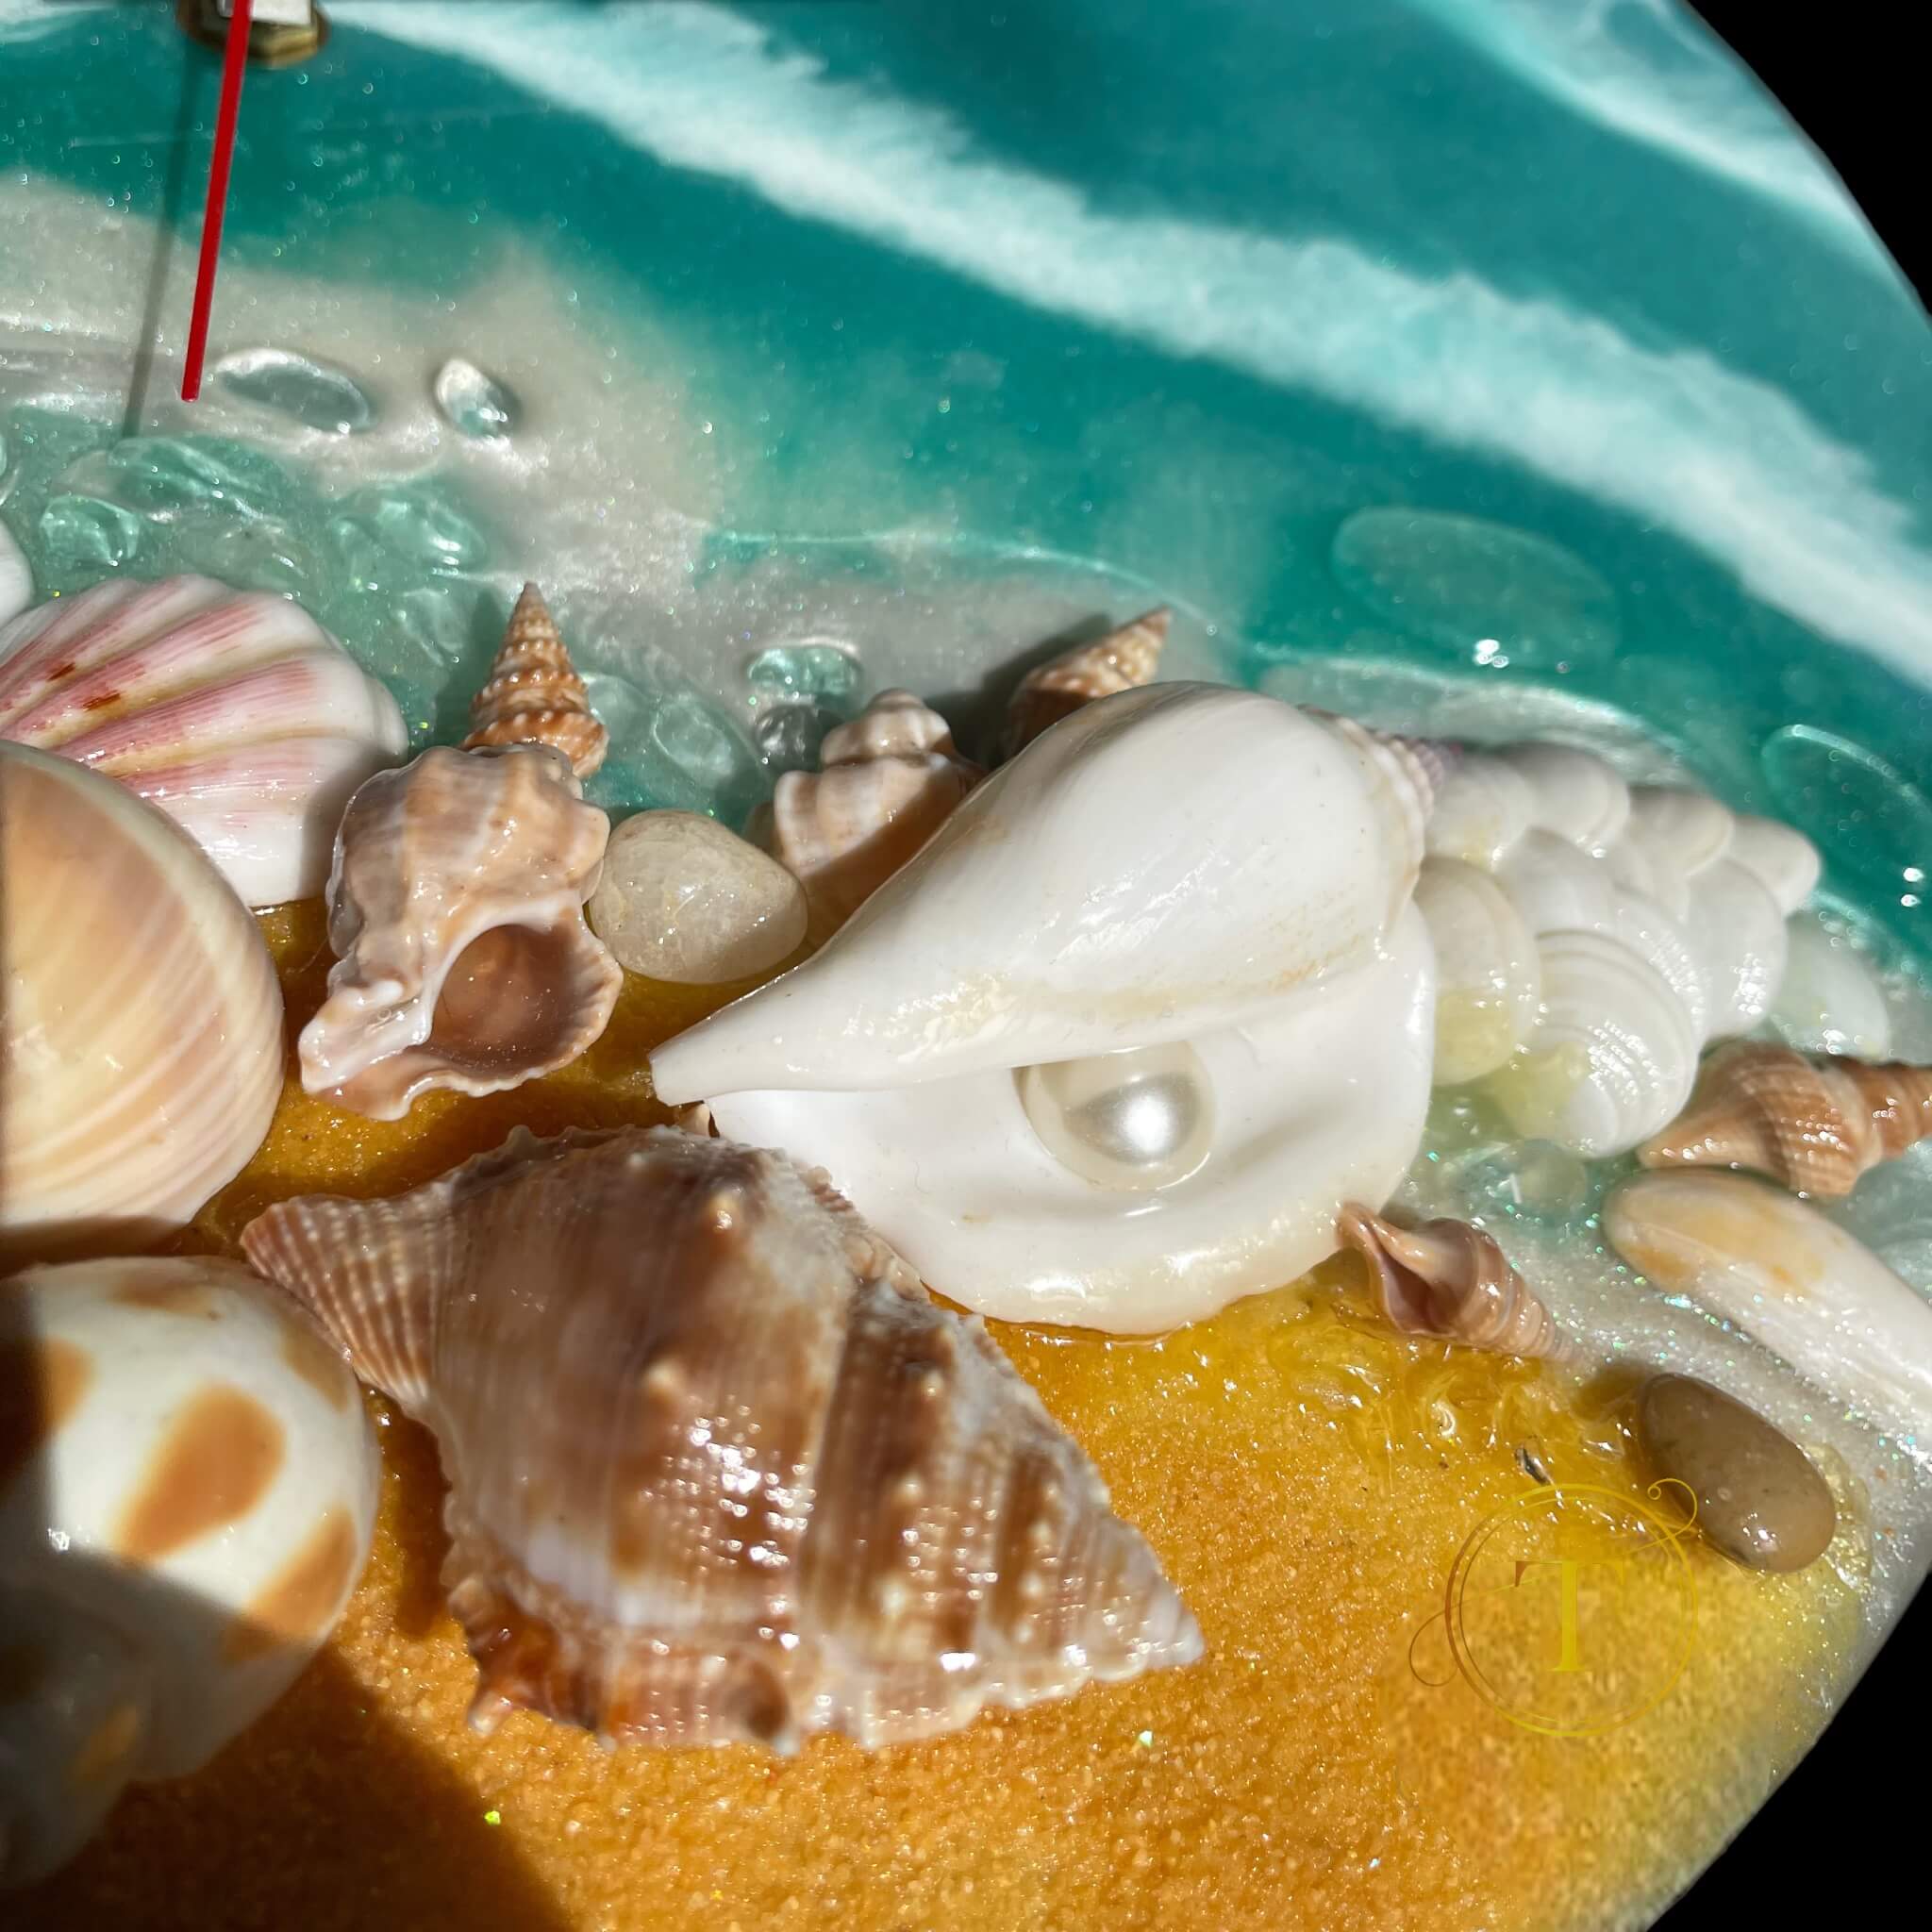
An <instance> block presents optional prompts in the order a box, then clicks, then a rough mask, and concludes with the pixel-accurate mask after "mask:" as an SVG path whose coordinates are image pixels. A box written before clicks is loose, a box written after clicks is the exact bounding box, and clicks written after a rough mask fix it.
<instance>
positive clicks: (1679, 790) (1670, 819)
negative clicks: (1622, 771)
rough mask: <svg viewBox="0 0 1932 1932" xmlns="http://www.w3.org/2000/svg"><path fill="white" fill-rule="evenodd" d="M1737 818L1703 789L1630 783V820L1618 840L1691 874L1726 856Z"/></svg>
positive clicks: (1693, 875) (1690, 875)
mask: <svg viewBox="0 0 1932 1932" xmlns="http://www.w3.org/2000/svg"><path fill="white" fill-rule="evenodd" d="M1735 823H1736V821H1735V820H1733V818H1732V817H1731V814H1730V813H1729V811H1727V810H1726V809H1725V808H1724V806H1722V805H1720V804H1719V803H1718V801H1717V800H1716V799H1714V798H1713V797H1711V795H1710V794H1709V793H1708V792H1707V791H1691V789H1690V788H1689V787H1688V786H1683V785H1638V786H1633V787H1632V788H1631V792H1630V822H1629V824H1627V825H1626V826H1625V827H1624V837H1623V841H1622V842H1623V843H1624V844H1627V845H1634V846H1636V847H1637V848H1638V849H1639V850H1640V851H1642V852H1645V853H1648V854H1650V855H1653V856H1654V858H1657V860H1658V861H1659V862H1668V863H1669V864H1670V865H1672V866H1674V868H1675V869H1676V870H1677V871H1678V872H1680V873H1682V874H1684V875H1685V876H1686V877H1687V878H1694V877H1695V876H1696V875H1697V874H1699V873H1701V872H1702V871H1703V870H1704V868H1705V867H1706V866H1707V865H1711V864H1714V863H1715V862H1716V861H1717V860H1718V859H1720V858H1723V857H1724V852H1725V850H1726V849H1727V848H1728V847H1729V845H1730V842H1731V828H1732V826H1733V824H1735Z"/></svg>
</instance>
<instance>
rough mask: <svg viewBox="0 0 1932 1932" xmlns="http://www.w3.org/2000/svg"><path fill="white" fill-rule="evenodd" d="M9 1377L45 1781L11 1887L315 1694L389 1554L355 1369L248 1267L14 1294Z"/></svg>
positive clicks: (33, 1792) (12, 1478)
mask: <svg viewBox="0 0 1932 1932" xmlns="http://www.w3.org/2000/svg"><path fill="white" fill-rule="evenodd" d="M0 1378H4V1380H5V1382H6V1383H8V1384H9V1385H10V1386H0V1401H4V1402H6V1403H7V1404H8V1407H10V1408H12V1409H13V1415H12V1417H11V1418H10V1420H13V1421H15V1422H17V1424H20V1425H23V1426H24V1436H23V1438H22V1439H21V1440H20V1441H14V1440H13V1438H12V1437H11V1436H9V1440H8V1449H9V1450H15V1449H17V1450H18V1451H19V1457H18V1459H17V1461H15V1462H13V1463H11V1464H10V1465H9V1467H8V1470H7V1471H6V1473H5V1474H4V1477H0V1592H4V1593H5V1594H6V1595H7V1598H8V1641H9V1644H13V1643H16V1642H18V1641H22V1640H25V1657H26V1659H27V1668H26V1669H25V1673H23V1671H22V1669H21V1664H22V1655H21V1653H20V1652H17V1651H16V1652H15V1653H14V1654H13V1655H11V1656H10V1657H9V1666H10V1668H9V1673H8V1677H7V1679H6V1682H5V1684H4V1685H0V1769H4V1770H7V1771H11V1772H24V1773H25V1775H9V1776H0V1883H19V1882H23V1881H25V1880H28V1879H31V1878H33V1877H35V1876H38V1875H41V1874H45V1873H46V1872H49V1871H51V1870H52V1869H53V1868H54V1867H55V1866H57V1865H58V1864H59V1863H61V1862H62V1861H63V1860H64V1859H65V1858H67V1857H70V1856H71V1855H72V1854H73V1852H74V1851H75V1849H76V1848H77V1847H78V1846H79V1844H80V1843H81V1841H82V1840H84V1839H85V1838H86V1837H87V1836H88V1834H89V1833H90V1832H91V1831H92V1829H93V1827H94V1826H95V1825H96V1824H98V1823H99V1821H100V1819H101V1818H102V1817H103V1816H104V1815H105V1813H106V1811H107V1808H108V1805H110V1804H111V1803H112V1801H113V1799H114V1797H115V1796H116V1795H117V1794H118V1792H119V1791H120V1790H122V1788H123V1787H124V1786H125V1784H126V1783H127V1782H128V1781H129V1780H130V1779H150V1778H166V1777H180V1776H183V1775H185V1774H187V1773H189V1772H192V1771H195V1770H198V1769H199V1768H200V1767H201V1766H202V1765H203V1764H205V1763H207V1761H208V1759H209V1758H210V1757H213V1756H214V1754H215V1753H216V1752H217V1751H218V1750H220V1749H221V1747H222V1746H223V1745H224V1744H225V1743H226V1742H227V1741H228V1740H229V1739H230V1738H232V1737H234V1736H235V1735H236V1734H237V1733H238V1732H240V1731H242V1729H243V1728H245V1727H246V1726H247V1725H248V1724H252V1723H253V1722H254V1721H255V1719H256V1718H257V1717H258V1716H259V1715H260V1714H261V1712H262V1711H264V1710H266V1709H267V1708H268V1707H269V1706H270V1705H271V1704H272V1703H274V1702H275V1699H276V1698H277V1697H279V1696H280V1695H281V1693H282V1692H283V1691H285V1690H286V1689H287V1688H288V1687H289V1685H290V1684H291V1683H292V1682H293V1681H294V1679H295V1677H296V1675H297V1674H298V1673H299V1672H300V1671H301V1670H302V1668H303V1666H304V1665H305V1664H306V1663H307V1662H308V1659H309V1657H311V1656H312V1655H313V1654H314V1652H315V1650H316V1647H317V1646H318V1645H319V1644H320V1643H321V1642H322V1641H323V1639H324V1638H325V1637H326V1636H327V1634H328V1632H329V1630H330V1629H331V1628H332V1627H333V1625H334V1624H335V1621H336V1619H337V1617H338V1616H339V1615H340V1614H341V1608H342V1605H343V1604H344V1602H345V1601H346V1600H347V1598H348V1594H349V1591H350V1590H351V1589H352V1588H353V1586H354V1584H355V1581H356V1578H357V1576H358V1574H359V1573H360V1571H361V1568H362V1564H363V1560H364V1558H365V1557H367V1556H368V1553H369V1540H370V1535H371V1532H372V1530H373V1527H374V1524H375V1500H376V1482H377V1462H376V1456H375V1440H374V1432H373V1430H372V1429H371V1427H370V1425H369V1418H368V1414H367V1411H366V1410H365V1409H364V1407H363V1405H362V1400H361V1397H360V1395H359V1394H358V1391H357V1389H356V1384H355V1381H354V1379H353V1377H352V1376H351V1375H350V1374H349V1372H348V1369H347V1367H346V1366H345V1365H344V1363H343V1361H342V1359H341V1356H340V1355H339V1354H338V1353H337V1351H335V1350H334V1349H332V1348H330V1347H329V1346H327V1345H326V1344H325V1342H324V1341H322V1340H321V1338H320V1337H319V1336H318V1335H317V1334H316V1332H315V1330H314V1329H313V1327H312V1326H311V1325H310V1324H309V1322H308V1318H307V1317H306V1316H304V1315H303V1314H302V1313H301V1312H300V1311H299V1310H298V1309H297V1308H296V1307H295V1306H294V1304H293V1303H292V1302H291V1301H290V1300H288V1299H287V1298H286V1297H285V1296H283V1295H282V1294H281V1293H280V1292H279V1291H275V1290H272V1289H271V1288H269V1286H268V1285H267V1284H266V1283H265V1282H262V1281H259V1280H258V1279H257V1278H256V1277H255V1276H254V1275H253V1274H250V1273H249V1272H248V1271H247V1270H246V1269H245V1268H241V1267H238V1266H236V1265H235V1264H234V1263H232V1262H227V1261H216V1260H125V1261H81V1262H75V1263H73V1264H71V1265H69V1266H66V1267H61V1268H39V1269H33V1270H30V1271H28V1272H27V1273H26V1274H22V1275H19V1276H18V1277H16V1278H15V1279H14V1280H13V1281H11V1282H9V1283H8V1284H7V1285H6V1289H5V1291H4V1292H0ZM16 1605H18V1606H19V1613H20V1614H24V1615H25V1617H26V1619H27V1627H26V1628H25V1630H21V1629H18V1628H17V1627H16V1625H15V1618H16V1614H17V1613H16V1609H15V1606H16ZM42 1640H44V1641H42ZM16 1753H18V1754H21V1755H19V1756H18V1757H15V1754H16ZM10 1759H11V1760H12V1761H10V1762H9V1760H10Z"/></svg>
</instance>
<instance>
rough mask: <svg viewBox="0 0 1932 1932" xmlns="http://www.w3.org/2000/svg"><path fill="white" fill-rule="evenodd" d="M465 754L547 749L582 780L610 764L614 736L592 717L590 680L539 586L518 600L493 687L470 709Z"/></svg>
mask: <svg viewBox="0 0 1932 1932" xmlns="http://www.w3.org/2000/svg"><path fill="white" fill-rule="evenodd" d="M470 719H471V730H470V735H469V736H468V737H467V738H466V739H464V740H463V749H464V750H465V751H478V750H484V749H488V748H490V747H492V746H497V745H506V744H547V745H549V746H550V747H551V749H552V750H554V751H560V752H561V753H562V754H563V755H564V757H565V758H568V759H569V760H570V765H571V770H572V771H574V772H575V774H577V776H578V777H579V778H588V777H589V776H590V775H591V774H592V773H593V772H595V771H596V770H597V769H598V767H599V766H601V765H602V764H603V762H604V755H605V753H606V752H607V751H608V750H609V748H610V734H609V733H608V731H607V730H606V729H605V728H604V726H603V724H602V723H601V722H600V721H599V720H598V718H597V716H596V714H595V712H593V711H592V710H591V700H590V694H589V692H588V691H587V690H586V689H585V686H584V680H583V679H582V677H580V676H579V675H577V668H576V666H575V664H574V663H573V662H572V661H571V655H570V650H569V647H568V646H567V645H566V644H565V643H564V641H563V634H562V632H561V631H559V630H558V627H557V620H556V619H555V618H554V617H552V616H551V614H550V607H549V605H547V604H546V603H545V602H544V601H543V592H542V591H541V590H540V589H539V588H538V586H537V585H536V584H534V583H525V586H524V588H523V590H522V591H521V592H520V593H519V595H518V597H517V601H516V605H515V608H513V609H512V610H511V611H510V614H509V623H508V625H506V626H505V627H504V633H503V643H502V646H501V648H500V649H499V650H498V651H497V654H496V659H495V661H494V663H492V664H491V667H490V681H489V682H488V683H487V684H485V685H484V687H483V689H482V690H481V691H478V692H477V693H476V695H475V699H474V700H473V701H472V703H471V706H470Z"/></svg>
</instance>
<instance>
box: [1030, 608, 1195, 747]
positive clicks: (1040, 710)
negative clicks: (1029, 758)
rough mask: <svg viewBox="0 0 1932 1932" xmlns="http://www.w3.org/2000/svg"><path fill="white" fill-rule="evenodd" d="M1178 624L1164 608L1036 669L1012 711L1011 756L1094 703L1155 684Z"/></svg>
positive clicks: (1168, 610)
mask: <svg viewBox="0 0 1932 1932" xmlns="http://www.w3.org/2000/svg"><path fill="white" fill-rule="evenodd" d="M1173 622H1174V612H1173V611H1172V610H1170V609H1168V608H1166V607H1165V606H1164V605H1163V606H1162V607H1161V608H1159V609H1158V610H1150V611H1148V612H1147V613H1146V615H1145V616H1143V617H1137V618H1135V620H1134V621H1133V623H1132V624H1127V625H1122V626H1121V627H1120V629H1119V630H1115V631H1109V632H1108V634H1107V636H1106V637H1104V638H1099V639H1096V640H1095V641H1093V642H1092V643H1091V644H1076V645H1075V646H1074V648H1073V649H1072V650H1071V651H1067V652H1063V653H1062V654H1061V655H1060V656H1059V657H1058V658H1054V659H1053V661H1052V662H1051V663H1047V664H1041V665H1037V666H1035V668H1034V669H1033V670H1031V671H1029V672H1028V673H1027V674H1026V675H1025V676H1024V677H1023V678H1022V679H1021V680H1020V685H1019V689H1018V690H1016V691H1014V693H1013V696H1012V701H1011V703H1010V704H1009V705H1008V708H1007V756H1008V758H1010V757H1011V756H1012V755H1013V754H1014V753H1015V752H1019V751H1024V749H1025V748H1026V746H1027V745H1029V744H1031V743H1032V742H1033V741H1034V740H1035V739H1036V738H1038V737H1039V736H1040V734H1041V732H1042V731H1044V730H1045V729H1046V728H1047V727H1048V726H1049V725H1052V724H1058V723H1059V721H1060V720H1061V719H1062V718H1064V717H1066V716H1067V715H1068V714H1069V713H1070V712H1074V711H1077V710H1078V709H1079V708H1080V707H1081V706H1082V705H1084V704H1087V703H1089V702H1090V701H1091V699H1094V698H1105V697H1111V696H1112V695H1113V693H1114V692H1115V691H1133V690H1134V689H1136V688H1137V687H1138V686H1140V685H1143V684H1151V683H1152V682H1153V681H1154V674H1155V672H1156V671H1157V670H1158V668H1159V665H1160V653H1161V650H1162V648H1163V647H1164V646H1165V645H1166V643H1167V632H1168V626H1169V625H1171V624H1172V623H1173Z"/></svg>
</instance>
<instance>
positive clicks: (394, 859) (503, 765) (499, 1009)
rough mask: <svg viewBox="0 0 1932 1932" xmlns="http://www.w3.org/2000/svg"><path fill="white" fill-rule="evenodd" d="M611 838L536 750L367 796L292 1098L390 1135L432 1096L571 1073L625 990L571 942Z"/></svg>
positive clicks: (360, 799)
mask: <svg viewBox="0 0 1932 1932" xmlns="http://www.w3.org/2000/svg"><path fill="white" fill-rule="evenodd" d="M609 836H610V822H609V820H608V818H606V817H605V815H604V813H603V812H602V811H601V810H599V808H597V807H596V806H594V805H587V804H586V803H585V802H584V798H583V786H582V785H581V783H580V782H579V781H578V779H577V777H576V774H575V773H574V772H573V771H572V770H571V768H570V761H569V759H568V758H566V757H565V756H564V754H563V753H562V752H561V751H558V750H556V749H555V748H553V747H551V746H549V745H543V744H512V745H508V746H504V747H502V748H500V749H483V750H477V751H456V750H452V749H451V748H450V747H448V746H446V745H439V746H435V747H433V748H432V749H430V750H428V751H426V752H425V753H424V754H423V755H422V756H421V757H420V758H416V759H414V760H413V761H412V762H411V763H409V764H408V765H405V766H404V767H403V768H402V770H400V771H396V772H383V773H380V774H377V775H376V776H375V777H374V778H372V779H371V780H370V781H369V782H368V783H367V784H366V785H364V786H363V787H362V789H361V790H360V791H358V792H357V794H356V796H355V798H354V799H353V800H352V801H351V802H350V806H349V809H348V810H347V812H346V813H344V814H343V817H342V824H341V831H340V833H338V835H337V839H336V863H335V871H334V874H333V876H332V877H331V878H330V880H329V920H328V937H329V944H330V945H331V946H333V947H334V949H335V951H336V954H337V956H338V957H337V960H336V964H335V965H334V966H333V967H332V968H331V969H330V972H329V975H328V998H327V999H326V1000H325V1001H324V1002H323V1004H322V1007H321V1008H320V1009H319V1010H318V1011H317V1013H316V1014H315V1017H314V1018H313V1019H312V1020H310V1021H309V1023H308V1025H306V1026H305V1027H303V1029H302V1038H301V1041H300V1057H301V1062H302V1084H303V1087H304V1088H305V1089H306V1090H307V1091H308V1092H310V1093H325V1094H327V1095H329V1096H330V1097H331V1098H332V1099H334V1100H335V1101H336V1102H337V1104H338V1105H340V1106H341V1107H345V1108H349V1109H351V1110H352V1111H354V1112H356V1113H361V1114H367V1115H368V1116H369V1117H370V1118H371V1119H373V1120H384V1121H388V1120H400V1119H401V1118H402V1117H403V1115H404V1114H406V1113H408V1110H409V1108H410V1107H411V1106H413V1105H414V1103H415V1101H416V1099H417V1097H418V1096H419V1095H421V1094H424V1093H426V1092H429V1091H433V1090H435V1089H438V1088H446V1089H449V1090H451V1091H456V1092H458V1093H497V1092H501V1091H503V1090H504V1089H505V1088H508V1087H518V1086H521V1085H522V1084H523V1083H524V1082H525V1080H532V1079H535V1078H536V1077H537V1076H538V1075H539V1074H548V1073H553V1072H555V1071H556V1069H558V1067H562V1066H567V1065H568V1064H569V1063H570V1062H571V1061H572V1060H574V1059H575V1058H576V1057H577V1056H578V1055H579V1054H580V1053H582V1052H583V1051H584V1049H585V1048H586V1047H588V1046H589V1045H590V1044H591V1041H594V1040H595V1039H596V1038H597V1037H598V1036H599V1035H600V1034H601V1033H602V1032H603V1031H604V1028H605V1026H606V1025H607V1024H608V1022H609V1019H610V1014H611V1009H612V1008H614V1007H615V1006H616V1004H617V995H618V992H619V991H620V990H621V989H622V987H623V985H624V969H623V968H622V967H621V966H619V965H618V963H617V961H616V960H615V959H614V958H611V956H610V953H609V951H608V948H607V947H606V946H605V945H604V944H603V942H602V941H600V940H598V939H597V938H596V937H595V935H593V934H592V933H591V929H590V927H589V926H588V925H586V924H584V902H585V901H586V900H587V899H588V898H589V897H590V896H591V893H592V892H593V891H596V888H597V879H598V874H599V871H600V869H601V868H602V866H603V862H604V848H605V844H606V841H608V838H609Z"/></svg>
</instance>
